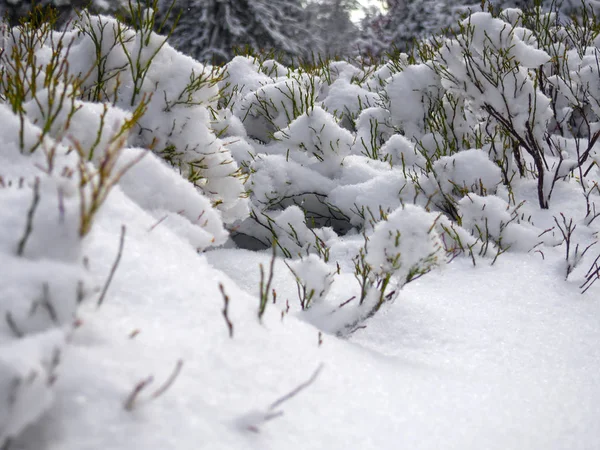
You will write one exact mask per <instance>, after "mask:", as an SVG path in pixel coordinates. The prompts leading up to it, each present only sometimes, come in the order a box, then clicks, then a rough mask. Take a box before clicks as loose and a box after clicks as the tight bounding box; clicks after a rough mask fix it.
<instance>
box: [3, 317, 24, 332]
mask: <svg viewBox="0 0 600 450" xmlns="http://www.w3.org/2000/svg"><path fill="white" fill-rule="evenodd" d="M4 318H5V319H6V323H7V325H8V328H10V331H12V332H13V334H14V335H15V336H16V337H18V338H22V337H23V332H22V331H21V330H20V329H19V327H18V326H17V324H16V323H15V319H13V316H12V314H11V313H10V311H6V315H5V316H4Z"/></svg>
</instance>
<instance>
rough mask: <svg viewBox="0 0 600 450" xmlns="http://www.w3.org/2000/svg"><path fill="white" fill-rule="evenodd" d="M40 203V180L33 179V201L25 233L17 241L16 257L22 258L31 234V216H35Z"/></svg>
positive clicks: (28, 213)
mask: <svg viewBox="0 0 600 450" xmlns="http://www.w3.org/2000/svg"><path fill="white" fill-rule="evenodd" d="M39 202H40V179H39V178H36V179H35V184H34V185H33V200H32V202H31V207H30V208H29V211H28V212H27V222H26V224H25V232H24V233H23V237H22V238H21V240H20V241H19V245H18V247H17V256H23V252H24V251H25V245H26V244H27V240H28V239H29V236H31V232H32V231H33V216H34V215H35V210H36V209H37V207H38V204H39Z"/></svg>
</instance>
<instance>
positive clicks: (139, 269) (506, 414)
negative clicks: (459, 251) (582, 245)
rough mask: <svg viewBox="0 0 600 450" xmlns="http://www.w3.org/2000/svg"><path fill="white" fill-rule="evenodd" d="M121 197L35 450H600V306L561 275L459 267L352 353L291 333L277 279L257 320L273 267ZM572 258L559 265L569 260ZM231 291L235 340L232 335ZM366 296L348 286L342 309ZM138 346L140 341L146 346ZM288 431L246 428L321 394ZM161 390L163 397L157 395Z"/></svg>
mask: <svg viewBox="0 0 600 450" xmlns="http://www.w3.org/2000/svg"><path fill="white" fill-rule="evenodd" d="M153 222H154V219H153V218H151V217H150V216H148V215H147V214H146V213H144V212H143V211H142V210H141V209H140V208H139V207H138V206H136V205H135V204H133V203H132V202H131V201H130V200H129V199H127V198H126V197H125V196H124V195H123V194H122V193H120V192H119V191H118V190H115V191H113V193H112V194H111V198H110V201H109V202H108V203H107V204H106V206H105V208H104V210H103V211H102V214H101V215H100V217H99V218H98V222H97V223H96V228H95V229H94V232H93V235H92V236H91V237H90V240H89V242H88V246H87V250H86V254H87V256H88V257H89V258H90V261H92V271H93V273H94V275H95V276H96V277H97V278H98V279H99V281H100V280H101V279H103V277H104V276H105V275H106V273H107V271H108V270H109V268H110V266H111V264H112V261H113V258H114V254H115V253H116V249H117V244H118V235H119V229H120V225H121V223H126V224H127V227H128V234H127V236H128V237H127V240H126V245H125V251H124V255H123V260H122V262H121V265H120V268H119V271H118V273H117V275H116V277H115V280H114V284H113V285H112V287H111V288H110V291H109V292H110V295H109V299H108V300H107V301H106V304H104V305H103V306H102V308H101V309H96V308H95V307H93V306H92V307H88V308H85V309H84V310H83V311H81V312H80V320H81V321H82V325H81V326H80V327H79V328H77V329H76V330H75V331H74V332H73V335H72V337H71V339H72V345H70V346H69V347H68V351H67V352H65V354H64V359H63V361H62V364H61V365H60V366H59V367H60V368H59V370H58V377H57V382H56V402H55V404H54V405H53V406H52V408H51V409H50V411H49V413H48V414H46V416H45V417H44V418H43V419H42V420H41V421H39V422H38V423H36V424H35V425H34V426H32V427H31V428H30V429H29V430H28V431H27V433H26V434H25V435H24V436H23V438H22V439H21V440H18V441H17V442H16V443H15V448H19V449H34V448H38V449H39V448H47V449H66V450H68V449H79V450H84V449H97V448H111V449H120V448H123V449H126V448H132V447H136V448H161V449H171V448H172V449H182V448H183V449H187V448H189V449H193V448H211V449H212V448H260V449H266V448H270V449H278V448H336V449H343V448H374V449H375V448H398V447H407V448H418V449H434V448H456V449H466V448H472V449H476V448H497V449H506V448H547V449H565V448H571V449H575V448H594V446H595V445H596V443H597V436H598V435H597V426H596V425H597V418H598V417H599V415H600V403H599V402H598V401H597V399H598V398H599V395H600V381H599V380H598V377H597V376H596V374H597V372H598V369H599V368H600V348H598V345H597V343H598V340H599V339H600V327H599V320H600V319H599V317H600V304H599V303H598V301H597V300H596V299H595V298H594V295H586V296H581V295H579V294H578V293H577V292H576V291H575V290H574V289H573V285H572V283H568V282H565V281H563V279H562V278H561V277H560V276H558V274H557V271H555V270H548V268H549V267H552V264H549V263H548V261H542V259H541V258H540V257H539V256H537V255H527V256H525V257H523V256H521V255H519V254H515V255H513V254H506V255H503V256H502V257H501V258H499V259H498V262H497V263H496V265H494V266H493V267H491V266H489V264H483V265H481V266H477V267H473V266H472V265H471V263H470V262H469V261H468V260H466V259H458V260H456V261H454V262H453V263H452V264H450V265H449V266H447V267H446V268H445V269H444V270H443V271H441V272H436V273H432V274H429V275H428V276H427V277H424V278H422V279H421V280H418V281H415V282H413V283H411V284H409V285H407V287H406V288H405V289H404V291H403V292H402V295H401V296H400V298H399V299H398V300H397V301H396V302H395V303H393V304H391V305H389V306H388V307H386V308H384V309H383V310H382V311H381V312H380V313H378V314H377V315H376V316H375V317H374V318H372V319H371V320H370V321H369V322H368V323H367V327H366V328H365V329H361V330H358V331H357V332H355V333H354V334H353V335H352V337H351V338H350V339H349V340H343V339H339V338H336V337H335V336H331V335H325V336H323V337H322V340H323V343H322V345H320V346H319V345H318V340H319V339H318V331H317V330H316V329H315V328H314V327H313V326H311V325H309V324H307V323H306V322H305V320H303V316H302V314H292V313H290V314H288V315H285V316H284V318H283V319H281V314H280V308H281V309H285V300H287V299H289V302H290V304H293V305H296V303H297V298H296V292H295V291H296V288H295V284H294V282H293V280H292V276H291V274H290V273H289V271H288V272H286V271H285V270H284V269H285V267H284V266H283V264H282V263H281V264H279V265H278V266H277V267H276V277H275V283H274V286H275V288H276V290H277V291H278V304H277V305H275V306H272V307H271V306H270V307H269V308H268V309H267V315H266V316H265V318H264V324H263V325H260V324H259V323H258V320H257V319H256V307H257V299H256V294H257V289H258V283H257V281H258V265H259V264H260V263H262V264H264V265H268V262H269V259H270V256H269V254H268V253H255V252H250V251H243V250H214V251H210V252H208V253H206V254H205V255H199V254H197V253H196V252H195V251H193V249H192V247H190V246H189V245H188V244H187V243H186V242H185V241H183V240H182V239H180V238H178V237H176V236H175V235H174V234H172V233H171V232H170V231H169V229H168V228H167V227H160V226H159V227H156V228H155V229H153V230H152V231H148V227H149V226H151V225H152V223H153ZM556 257H558V255H555V259H556ZM219 282H221V283H223V285H224V288H225V291H226V293H227V295H228V296H229V297H230V298H231V303H230V308H231V309H230V317H231V320H232V322H233V324H234V337H233V339H230V338H229V337H228V334H227V329H226V326H225V322H224V321H223V319H222V317H221V308H222V305H223V303H222V297H221V294H220V293H219V290H218V287H217V283H219ZM350 288H351V287H349V286H347V285H344V284H343V283H342V284H340V283H334V286H333V288H332V291H333V294H334V296H335V298H336V299H340V300H341V299H345V297H346V296H347V295H349V291H350V292H351V289H350ZM134 331H137V332H139V333H138V334H137V335H136V336H135V337H134V338H131V337H130V335H131V334H132V332H134ZM179 358H181V359H182V360H183V361H184V366H183V370H182V372H181V375H180V376H179V378H178V379H177V380H176V382H175V383H174V384H173V386H172V387H171V388H170V389H169V391H167V392H166V393H165V394H164V395H163V396H162V397H159V398H157V399H155V400H152V401H150V400H146V401H144V400H143V399H144V398H147V397H145V396H144V395H141V398H142V400H141V401H140V403H139V405H137V406H136V407H135V409H134V410H133V411H132V412H128V411H125V410H124V409H123V406H122V405H123V402H124V401H125V399H126V397H127V396H128V394H129V393H130V391H131V389H132V388H133V386H134V385H135V384H136V383H137V382H138V381H140V380H141V379H144V378H145V377H147V376H149V375H153V376H154V378H155V380H156V381H155V384H156V383H158V384H159V383H161V382H162V380H164V379H166V378H167V377H168V376H169V374H170V372H171V371H172V368H173V367H174V365H175V363H176V361H177V360H178V359H179ZM321 363H324V368H323V371H322V373H321V374H320V375H319V377H318V378H317V380H316V381H315V383H314V384H313V385H312V386H310V387H309V388H307V389H306V390H305V391H304V392H302V393H301V394H299V395H298V396H297V397H295V398H293V399H292V400H290V401H289V403H287V404H285V405H284V406H283V408H282V409H284V411H285V414H284V415H283V416H282V417H279V418H277V419H273V420H272V421H270V422H268V423H266V424H264V426H261V427H260V433H255V432H251V431H248V430H245V429H240V428H239V426H238V424H239V422H238V421H239V419H240V417H242V416H244V415H245V414H247V413H249V412H251V411H252V410H255V409H260V408H265V407H267V406H268V405H269V404H270V403H271V402H273V401H274V400H276V399H277V398H278V397H280V396H282V395H284V394H285V393H287V392H288V391H290V390H291V389H293V388H294V387H296V386H297V385H298V384H300V383H302V382H303V381H305V380H306V379H307V378H309V376H310V375H311V374H312V373H313V371H314V370H315V369H316V368H317V366H318V365H319V364H321ZM158 384H157V385H158Z"/></svg>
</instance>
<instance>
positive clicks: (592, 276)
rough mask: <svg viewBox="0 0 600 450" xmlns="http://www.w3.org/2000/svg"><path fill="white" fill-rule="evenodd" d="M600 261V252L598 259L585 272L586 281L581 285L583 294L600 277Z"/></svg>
mask: <svg viewBox="0 0 600 450" xmlns="http://www.w3.org/2000/svg"><path fill="white" fill-rule="evenodd" d="M598 261H600V254H599V255H598V256H596V259H595V260H594V262H593V263H592V264H591V265H590V268H589V270H588V271H587V273H586V274H585V282H584V283H583V284H582V285H581V286H579V289H582V291H581V293H582V294H585V292H586V291H587V290H588V289H589V288H591V287H592V285H593V284H594V283H595V282H596V281H597V280H598V279H600V266H599V265H598Z"/></svg>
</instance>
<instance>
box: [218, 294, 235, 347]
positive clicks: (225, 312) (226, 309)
mask: <svg viewBox="0 0 600 450" xmlns="http://www.w3.org/2000/svg"><path fill="white" fill-rule="evenodd" d="M219 290H220V291H221V295H223V303H224V305H223V318H224V319H225V323H226V324H227V328H228V329H229V337H230V338H233V323H231V320H229V296H228V295H227V294H226V293H225V288H224V287H223V283H219Z"/></svg>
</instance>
